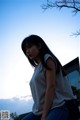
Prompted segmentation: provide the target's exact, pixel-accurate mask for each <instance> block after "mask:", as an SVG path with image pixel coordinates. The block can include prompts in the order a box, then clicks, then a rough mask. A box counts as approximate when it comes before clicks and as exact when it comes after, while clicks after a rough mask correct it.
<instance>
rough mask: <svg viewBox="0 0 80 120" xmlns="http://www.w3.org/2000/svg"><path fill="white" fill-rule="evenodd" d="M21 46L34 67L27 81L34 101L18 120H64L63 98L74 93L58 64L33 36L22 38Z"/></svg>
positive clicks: (67, 98) (67, 97)
mask: <svg viewBox="0 0 80 120" xmlns="http://www.w3.org/2000/svg"><path fill="white" fill-rule="evenodd" d="M21 47H22V50H23V52H24V54H25V55H26V57H27V58H28V60H29V62H30V64H31V65H32V66H33V67H34V68H35V69H34V74H33V76H32V79H31V81H30V87H31V92H32V97H33V100H34V104H33V108H32V112H31V113H30V114H29V115H27V116H25V117H24V118H23V119H22V120H68V116H69V112H68V108H67V106H66V104H65V101H66V100H71V99H74V96H73V92H72V89H71V87H70V85H69V84H68V81H67V79H66V77H65V76H64V75H65V74H64V71H63V68H62V66H61V63H60V62H59V60H58V59H57V58H56V57H55V55H54V54H53V53H52V52H51V51H50V49H49V48H48V46H47V45H46V43H45V42H44V41H43V39H42V38H41V37H39V36H37V35H30V36H28V37H26V38H25V39H24V40H23V42H22V45H21Z"/></svg>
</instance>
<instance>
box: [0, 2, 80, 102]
mask: <svg viewBox="0 0 80 120" xmlns="http://www.w3.org/2000/svg"><path fill="white" fill-rule="evenodd" d="M44 3H46V0H0V58H1V59H0V99H1V100H2V99H13V98H17V99H20V98H27V99H28V98H29V97H28V96H29V95H31V91H30V87H29V82H30V79H31V77H32V74H33V72H34V69H33V68H32V67H31V65H30V64H29V62H28V60H27V58H26V57H25V55H24V54H23V52H22V50H21V43H22V40H23V39H24V38H25V37H27V36H28V35H31V34H36V35H39V36H40V37H42V38H43V39H44V41H45V42H46V44H47V45H48V46H49V48H50V49H51V51H52V52H53V53H54V54H55V55H56V56H57V57H58V59H59V60H60V62H61V63H62V65H65V64H66V63H68V62H70V61H71V60H73V59H75V58H76V57H80V47H79V46H80V36H78V37H75V36H72V34H73V33H75V32H76V31H77V30H79V29H80V13H77V14H76V15H75V16H74V15H73V13H72V9H66V8H63V9H62V10H58V9H56V8H53V9H48V10H46V11H44V10H43V9H42V7H41V6H42V4H44Z"/></svg>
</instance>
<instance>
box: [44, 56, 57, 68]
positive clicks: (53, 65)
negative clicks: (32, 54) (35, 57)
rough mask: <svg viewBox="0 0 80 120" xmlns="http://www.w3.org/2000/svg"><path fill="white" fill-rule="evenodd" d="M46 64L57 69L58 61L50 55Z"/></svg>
mask: <svg viewBox="0 0 80 120" xmlns="http://www.w3.org/2000/svg"><path fill="white" fill-rule="evenodd" d="M46 64H47V66H48V67H49V68H50V69H51V70H53V69H56V63H55V62H54V60H53V59H52V58H50V57H49V58H48V59H47V61H46Z"/></svg>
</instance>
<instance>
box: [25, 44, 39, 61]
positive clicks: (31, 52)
mask: <svg viewBox="0 0 80 120" xmlns="http://www.w3.org/2000/svg"><path fill="white" fill-rule="evenodd" d="M39 51H40V47H38V46H36V45H30V46H28V45H26V55H27V56H28V57H29V58H30V59H36V60H37V59H39V53H40V52H39Z"/></svg>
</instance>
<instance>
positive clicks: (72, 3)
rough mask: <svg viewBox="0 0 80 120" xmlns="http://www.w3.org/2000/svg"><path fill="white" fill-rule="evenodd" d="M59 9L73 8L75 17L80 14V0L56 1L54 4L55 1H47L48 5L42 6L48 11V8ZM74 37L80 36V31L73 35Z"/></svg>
mask: <svg viewBox="0 0 80 120" xmlns="http://www.w3.org/2000/svg"><path fill="white" fill-rule="evenodd" d="M54 7H56V8H59V9H60V10H61V9H62V8H71V9H72V12H73V13H74V15H76V14H77V13H78V12H80V2H79V0H61V1H60V0H56V1H55V2H54V0H52V1H51V0H47V3H46V4H43V5H42V9H43V10H46V9H48V8H54ZM73 35H75V36H78V35H80V29H79V30H78V31H76V33H73Z"/></svg>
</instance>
